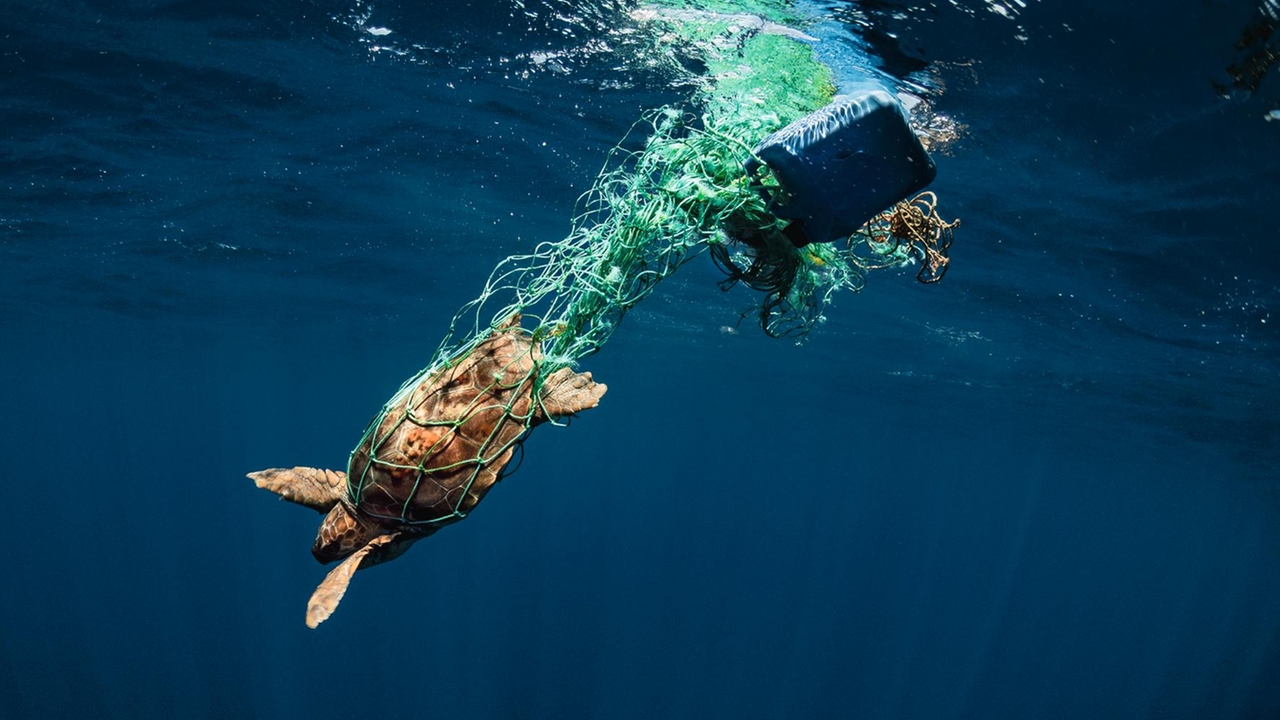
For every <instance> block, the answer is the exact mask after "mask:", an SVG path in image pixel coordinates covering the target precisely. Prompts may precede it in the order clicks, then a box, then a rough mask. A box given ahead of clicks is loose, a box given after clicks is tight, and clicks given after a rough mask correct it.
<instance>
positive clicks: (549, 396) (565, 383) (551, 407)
mask: <svg viewBox="0 0 1280 720" xmlns="http://www.w3.org/2000/svg"><path fill="white" fill-rule="evenodd" d="M608 389H609V388H608V386H607V385H604V384H603V383H598V382H595V381H594V380H592V379H591V373H589V372H588V373H576V372H574V371H573V370H570V369H569V368H567V367H565V368H560V369H559V370H557V371H555V372H553V373H551V374H550V375H548V376H547V379H546V380H545V381H544V382H543V384H542V407H543V408H545V409H546V412H547V414H548V415H549V416H551V417H553V418H557V417H562V416H564V415H572V414H573V413H576V412H581V411H583V410H590V409H591V408H593V407H596V406H597V405H599V404H600V398H602V397H604V393H605V391H606V390H608Z"/></svg>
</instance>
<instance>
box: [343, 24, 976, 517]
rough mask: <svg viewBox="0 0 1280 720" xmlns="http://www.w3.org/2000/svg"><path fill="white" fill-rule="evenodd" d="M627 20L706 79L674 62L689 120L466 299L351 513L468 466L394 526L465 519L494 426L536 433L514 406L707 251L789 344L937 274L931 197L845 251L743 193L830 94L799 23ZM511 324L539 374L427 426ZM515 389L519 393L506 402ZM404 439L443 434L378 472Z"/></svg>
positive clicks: (679, 121)
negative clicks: (878, 296)
mask: <svg viewBox="0 0 1280 720" xmlns="http://www.w3.org/2000/svg"><path fill="white" fill-rule="evenodd" d="M632 19H633V20H634V21H635V22H637V23H639V24H641V25H643V26H644V29H645V31H646V32H647V33H648V34H649V35H648V36H649V37H650V38H651V42H652V43H654V45H655V56H657V57H667V58H671V57H677V56H684V57H692V58H694V59H695V60H696V61H697V63H699V64H701V65H702V66H703V67H705V72H703V73H701V74H698V75H694V74H693V73H691V72H690V71H688V70H686V69H684V67H685V65H684V64H682V63H676V62H673V63H672V68H673V71H675V72H682V73H685V74H686V75H687V76H688V77H686V78H685V80H687V81H689V82H691V83H693V84H695V85H696V87H697V88H698V90H697V92H696V95H695V97H694V98H693V99H692V102H691V107H693V108H696V110H694V111H689V110H686V109H677V108H663V109H658V110H655V111H652V112H650V113H648V114H647V115H645V116H644V117H643V118H642V119H641V120H640V121H639V122H637V123H636V125H635V126H634V127H633V128H632V131H631V133H630V134H628V136H627V137H626V138H624V139H623V141H622V142H620V143H619V145H618V146H617V147H616V148H614V149H613V150H612V151H611V152H610V153H609V155H608V157H607V159H606V160H605V162H604V165H603V167H602V168H601V170H600V172H599V174H598V176H597V177H596V180H595V182H594V184H593V185H592V187H591V188H590V190H588V191H587V192H586V193H585V194H584V195H583V196H582V197H581V199H580V200H579V202H578V205H577V214H576V217H575V218H574V220H573V223H572V227H571V229H570V231H569V234H568V235H567V236H566V237H565V238H563V239H561V240H557V241H554V242H543V243H541V244H539V245H537V246H536V247H535V248H533V250H532V251H531V252H529V253H527V254H521V255H513V256H511V257H508V258H507V259H506V260H504V261H502V262H501V263H499V264H498V266H497V267H496V268H495V269H494V271H493V272H492V274H491V275H490V276H489V278H488V280H487V282H486V283H485V285H484V287H483V289H482V290H481V292H480V293H479V295H478V296H477V297H476V298H475V299H474V300H473V301H471V302H470V303H468V304H467V305H465V306H464V307H463V308H462V309H461V310H459V312H458V313H457V314H456V315H455V316H454V318H453V320H452V322H451V324H450V327H449V330H448V332H447V334H446V335H445V337H444V339H443V341H442V342H441V344H440V346H439V348H438V349H437V350H436V352H435V354H434V356H433V357H432V359H431V363H430V364H429V365H428V366H427V368H425V369H424V370H423V371H421V372H420V373H419V374H418V375H416V376H414V377H413V378H410V379H409V380H408V381H407V382H406V383H405V384H404V386H403V387H402V388H401V389H400V391H399V392H398V393H397V394H396V395H395V396H394V397H393V398H392V399H391V400H390V401H388V403H387V404H386V405H385V406H384V407H383V410H382V412H381V413H380V414H379V415H378V416H377V417H375V418H374V420H373V421H372V422H371V423H370V425H369V427H368V428H367V429H366V431H365V434H364V436H363V437H362V438H361V443H360V445H359V446H358V448H357V451H356V452H353V454H352V457H353V460H354V458H355V457H356V456H357V454H360V456H361V457H362V458H371V459H370V460H369V462H367V463H366V462H362V463H361V465H362V469H357V468H356V467H355V463H354V461H353V463H352V466H351V468H350V469H351V472H350V473H349V475H348V483H349V489H350V492H351V496H352V498H354V499H355V500H356V501H357V502H359V500H360V498H361V497H362V496H364V494H365V493H367V492H369V491H370V487H369V484H368V483H369V480H368V468H369V467H370V465H376V464H378V463H383V464H384V465H385V466H386V467H387V469H393V470H396V471H402V470H412V471H414V472H415V473H416V481H415V485H414V492H415V493H416V492H417V489H418V488H419V487H420V486H421V484H422V483H423V482H424V481H425V482H430V481H431V479H432V477H433V476H437V475H440V474H441V473H442V472H443V473H453V472H454V471H455V470H456V469H457V468H458V467H459V466H460V465H459V464H461V463H466V464H467V467H468V468H470V471H471V476H470V479H468V480H467V481H466V482H465V483H464V486H463V487H461V488H453V489H454V490H456V491H457V492H454V493H452V495H451V497H452V498H453V499H452V500H451V501H450V502H451V503H452V504H451V505H449V506H448V508H446V511H445V512H443V513H441V514H439V515H438V516H433V517H431V518H429V519H427V520H416V519H414V518H412V517H409V515H408V514H407V513H405V512H402V513H401V516H400V518H398V519H399V520H401V521H404V522H419V521H421V522H430V523H443V522H447V521H452V520H456V519H458V518H460V517H462V516H463V515H464V514H465V512H466V510H467V508H468V507H469V503H468V501H467V498H468V497H470V496H472V495H473V493H472V491H473V489H474V487H475V484H476V483H477V482H478V481H479V480H481V479H483V478H482V476H483V472H484V468H485V467H486V465H487V464H489V463H492V462H493V460H494V458H497V457H498V456H499V455H500V454H501V453H503V452H506V451H507V450H508V449H510V448H511V447H512V446H514V445H518V443H519V440H520V439H521V438H522V437H523V435H522V434H521V433H515V434H513V433H511V432H510V426H509V425H507V424H506V423H514V424H515V425H516V426H517V428H518V429H519V430H520V431H522V432H523V431H527V429H528V428H529V427H531V426H532V425H533V424H534V422H535V421H536V420H537V419H538V418H539V417H542V416H539V415H538V413H537V412H535V409H534V408H533V407H532V406H530V405H528V404H523V405H520V406H519V407H517V405H518V404H520V403H521V402H523V400H522V398H529V397H532V398H533V400H534V401H535V402H536V401H537V399H538V398H539V397H540V393H541V392H542V383H543V382H544V381H545V379H546V378H548V377H552V376H553V374H554V373H556V372H557V371H559V370H561V369H563V368H572V367H574V366H576V364H577V363H578V362H579V361H580V360H582V359H583V358H585V357H587V356H588V355H591V354H592V353H594V352H596V351H598V350H599V349H600V348H601V347H602V346H603V345H604V344H605V343H606V342H607V341H608V340H609V337H610V336H611V335H612V334H613V332H614V331H615V330H616V329H617V327H618V325H619V323H620V322H621V321H622V318H623V316H624V315H626V313H627V312H628V311H629V310H630V309H631V308H633V307H634V306H635V305H636V303H639V302H640V301H642V300H643V299H644V298H645V297H647V296H648V295H649V294H650V293H651V292H653V290H654V288H655V287H656V286H657V284H658V283H659V282H660V281H661V280H663V279H664V278H666V277H667V276H669V275H671V274H672V273H673V272H675V271H676V270H677V269H678V268H680V266H682V265H683V264H685V263H687V262H689V261H690V260H691V259H693V258H695V257H697V256H698V255H700V254H701V253H703V252H709V253H710V255H711V257H712V260H713V261H714V262H715V263H716V265H717V266H719V267H720V268H721V269H722V270H723V271H724V272H725V276H726V277H725V281H724V282H723V283H721V287H722V289H726V290H727V289H729V288H730V287H733V286H734V285H737V284H743V285H746V286H747V287H750V288H752V289H754V290H757V291H759V292H760V293H761V295H760V297H761V300H760V302H759V304H758V305H757V306H756V307H755V309H754V311H753V312H754V314H755V315H756V319H757V320H758V322H759V324H760V326H761V327H762V328H763V329H764V331H765V332H766V333H768V334H769V335H772V336H777V337H797V336H803V335H804V334H805V333H807V332H808V331H809V330H810V329H811V328H812V327H813V326H814V324H815V323H816V322H817V321H818V320H819V319H820V318H821V316H822V312H823V310H824V309H825V308H826V307H827V305H828V304H829V303H830V301H831V299H832V297H833V295H834V294H835V293H836V292H838V291H839V290H842V289H847V290H853V291H859V290H861V289H862V287H863V285H864V281H865V276H866V273H867V272H868V271H870V270H874V269H877V268H882V267H891V266H903V265H908V264H912V263H918V264H920V265H921V270H920V273H919V275H918V277H919V278H920V279H921V280H922V281H926V282H927V281H932V280H936V279H938V278H940V277H941V276H942V274H943V273H944V272H945V271H946V267H947V254H946V253H947V249H948V248H949V246H950V233H951V229H952V228H953V227H954V224H953V223H951V224H949V223H946V222H943V221H942V220H941V219H940V218H939V217H938V215H937V212H936V209H935V203H934V200H933V197H932V195H929V194H927V193H926V194H924V195H921V196H919V197H917V198H915V199H914V200H912V201H909V202H906V203H902V204H900V205H899V206H897V207H896V208H892V209H890V210H889V211H887V212H886V213H884V214H882V215H880V216H879V217H877V218H875V219H873V220H872V221H871V222H870V223H868V224H867V225H866V226H865V227H864V228H863V229H862V230H860V231H859V232H857V233H855V234H854V235H852V236H851V237H849V238H848V239H846V240H843V241H840V242H837V243H823V244H815V245H809V246H806V247H804V248H797V247H795V246H794V245H793V244H792V243H791V241H790V240H788V239H787V238H786V237H785V236H784V235H783V232H782V231H783V228H784V225H785V223H784V222H783V221H781V220H779V219H778V218H776V217H775V216H774V215H772V214H771V213H770V212H769V208H768V201H767V200H766V198H768V197H770V196H771V195H772V194H773V193H776V192H778V191H779V184H778V182H777V180H776V179H775V178H773V177H772V176H771V174H770V173H769V171H768V168H767V166H764V167H763V168H762V170H761V171H759V172H758V173H757V174H756V175H754V176H748V174H747V172H746V170H745V169H744V167H745V166H746V164H747V161H748V160H749V159H751V158H752V148H753V147H754V146H755V145H756V144H757V143H758V142H759V141H760V140H761V139H763V138H764V137H765V136H767V135H769V134H770V133H772V132H774V131H777V130H779V129H781V128H783V127H784V126H786V125H787V124H789V123H791V122H792V121H795V120H797V119H799V118H801V117H803V116H805V115H807V114H809V113H811V112H813V111H814V110H817V109H818V108H821V107H823V106H824V105H826V104H827V103H829V102H830V101H831V99H832V97H833V96H834V93H835V86H834V83H833V81H832V77H831V71H830V70H829V68H827V67H826V66H825V65H823V64H821V63H820V62H818V61H817V59H815V57H814V53H813V50H812V48H811V47H810V46H809V45H808V44H806V43H805V42H803V41H802V39H800V38H801V37H802V36H801V35H800V34H799V33H798V32H797V31H795V30H793V29H791V28H790V27H789V26H790V25H795V24H797V23H799V22H800V18H799V17H798V16H797V15H796V14H794V13H793V12H792V11H791V10H790V8H789V5H787V4H786V3H784V2H779V1H777V0H746V1H744V2H735V3H723V2H722V3H708V2H662V3H657V4H652V5H649V6H646V7H644V8H642V9H640V10H637V11H636V12H634V13H633V15H632ZM629 148H630V149H629ZM635 148H638V149H635ZM512 318H522V327H521V328H519V329H506V330H501V332H518V333H522V336H521V337H522V338H523V339H524V340H525V341H527V343H528V346H529V348H530V349H529V350H528V351H527V352H528V353H536V358H534V360H535V361H533V362H525V361H524V360H519V361H515V360H512V361H511V362H510V363H507V366H506V367H501V368H497V369H496V370H493V371H492V372H491V374H492V375H494V376H495V377H493V378H489V379H487V380H484V381H480V382H478V383H473V385H475V387H474V388H473V389H474V390H475V391H476V394H477V398H478V400H477V401H476V402H475V403H473V404H471V405H468V406H466V407H465V408H463V410H462V411H460V412H455V413H453V414H451V415H450V416H448V417H436V416H432V415H431V413H430V412H428V411H427V410H426V409H425V408H426V406H427V404H429V403H430V402H432V401H431V400H430V397H429V396H430V395H431V393H432V392H443V390H441V389H440V388H438V387H436V386H440V385H442V384H443V378H444V377H445V376H446V375H448V373H450V372H453V371H454V370H455V369H457V368H458V367H460V366H462V365H466V364H467V363H468V362H469V358H470V357H471V355H472V353H475V352H476V351H477V348H480V349H481V351H482V352H483V351H484V348H485V347H486V346H485V343H487V342H489V339H490V338H493V337H495V334H496V333H498V332H500V331H499V328H504V327H505V326H506V324H507V323H508V322H509V321H510V320H511V319H512ZM513 371H515V372H513ZM486 372H489V370H486ZM513 383H514V384H515V385H513ZM525 383H527V387H525V386H524V384H525ZM516 385H519V386H521V387H522V388H523V389H522V390H520V391H519V392H507V391H506V390H504V388H510V387H515V386H516ZM433 388H435V389H434V390H433ZM495 403H496V409H497V410H498V411H499V412H501V413H502V420H500V421H499V422H497V423H496V425H495V424H494V423H492V422H488V421H486V423H487V424H486V425H485V427H486V428H488V427H489V426H490V425H495V426H494V427H493V428H492V429H491V430H489V432H490V433H491V438H489V439H485V438H480V439H479V440H476V441H474V442H472V444H473V445H478V449H477V450H476V452H475V453H474V454H473V456H471V457H465V458H459V459H457V460H456V461H451V462H449V463H442V461H441V460H440V456H441V453H443V452H444V451H445V450H447V449H448V448H449V447H450V444H451V443H455V442H456V441H457V440H458V438H459V437H460V433H462V434H465V432H467V430H466V428H468V427H469V425H470V424H472V423H478V420H477V418H479V417H480V416H481V414H482V413H485V412H490V411H493V410H494V409H495ZM436 405H439V403H436ZM432 407H435V406H434V405H433V406H432ZM543 415H544V416H545V415H546V414H545V413H544V414H543ZM405 423H414V424H417V425H419V426H422V427H428V426H429V427H434V428H443V431H442V432H440V433H438V435H439V439H438V444H437V445H435V446H433V447H430V448H427V452H419V453H417V455H416V457H415V458H410V459H409V460H407V461H406V460H393V459H389V458H388V454H389V452H390V451H389V448H388V443H389V442H391V441H393V440H394V438H395V437H397V433H398V428H400V427H401V426H402V425H403V424H405ZM406 462H408V463H410V464H408V465H403V466H402V465H401V464H397V463H406ZM477 501H478V500H477ZM407 502H408V501H407V500H406V507H407Z"/></svg>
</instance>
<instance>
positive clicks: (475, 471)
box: [347, 317, 546, 531]
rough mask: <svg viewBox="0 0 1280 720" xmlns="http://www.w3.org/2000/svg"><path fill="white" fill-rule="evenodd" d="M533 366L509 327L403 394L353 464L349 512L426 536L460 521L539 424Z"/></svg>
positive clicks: (530, 348)
mask: <svg viewBox="0 0 1280 720" xmlns="http://www.w3.org/2000/svg"><path fill="white" fill-rule="evenodd" d="M540 361H541V354H540V353H539V351H538V349H537V346H536V344H535V343H534V342H533V339H532V336H531V335H530V333H529V332H527V331H525V330H524V329H522V328H521V327H520V326H519V318H518V317H516V318H512V320H511V321H510V322H508V324H507V325H506V326H505V327H503V328H499V329H498V330H496V331H495V332H494V333H493V334H492V335H490V336H489V337H488V338H486V339H485V340H484V341H482V342H481V343H479V344H478V345H477V346H476V347H475V348H474V349H473V350H471V351H470V352H467V353H465V354H463V355H462V356H461V357H458V358H454V359H453V360H451V361H450V362H448V363H446V364H445V365H444V366H443V367H440V368H438V369H436V370H433V371H431V372H429V373H427V374H426V375H425V376H424V377H423V378H422V379H421V380H420V381H418V382H417V383H416V384H412V385H407V386H406V387H405V388H404V389H402V390H401V392H400V393H398V394H397V395H396V397H394V398H392V400H391V402H390V403H388V405H387V407H385V408H384V409H383V411H382V412H381V413H380V414H379V416H378V417H377V418H375V419H374V421H373V423H371V424H370V427H369V429H368V430H367V431H366V432H365V435H364V437H363V438H362V439H361V442H360V445H359V446H358V447H357V448H356V450H355V451H354V452H353V453H352V455H351V462H350V466H349V467H348V475H347V489H348V495H349V497H348V499H349V500H350V501H351V503H352V505H353V506H354V507H355V508H356V509H357V511H358V512H360V513H362V514H364V515H366V516H368V517H372V518H376V519H378V520H380V521H383V522H392V523H396V524H408V525H420V526H423V527H422V530H423V531H430V530H433V529H434V528H435V527H437V526H439V525H444V524H448V523H451V522H456V521H458V520H461V519H462V518H463V517H465V516H466V514H467V513H469V512H470V511H471V510H472V509H473V508H474V507H475V506H476V505H477V504H478V503H479V502H480V501H481V500H482V499H484V496H485V494H486V493H487V492H488V491H489V488H491V487H493V485H494V483H496V482H497V481H498V479H499V477H500V475H501V472H502V470H503V468H504V467H506V465H507V463H508V462H509V461H510V460H511V456H512V453H513V452H514V450H515V446H516V445H517V444H518V443H519V441H520V440H521V438H522V437H523V435H524V433H525V432H526V431H527V430H528V429H529V428H530V427H532V426H533V425H535V424H537V423H539V422H541V421H543V420H545V419H546V417H545V415H544V414H543V413H542V411H541V409H540V404H539V403H538V402H535V396H534V393H535V392H536V391H537V386H538V384H539V383H538V382H537V381H538V377H537V374H538V370H539V365H540Z"/></svg>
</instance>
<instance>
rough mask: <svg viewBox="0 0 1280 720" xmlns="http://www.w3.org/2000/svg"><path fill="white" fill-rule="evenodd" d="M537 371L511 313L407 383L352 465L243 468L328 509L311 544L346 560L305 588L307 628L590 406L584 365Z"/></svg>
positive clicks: (534, 348)
mask: <svg viewBox="0 0 1280 720" xmlns="http://www.w3.org/2000/svg"><path fill="white" fill-rule="evenodd" d="M542 369H543V357H542V353H541V351H540V350H539V348H538V343H537V341H536V340H535V339H534V336H533V335H532V334H531V333H529V332H528V331H527V330H525V329H523V328H521V327H520V316H519V315H518V314H517V315H514V316H512V317H511V318H509V319H508V320H507V321H506V322H505V323H502V324H501V325H499V326H498V327H497V328H495V329H494V331H493V332H492V333H490V334H489V336H488V337H486V338H485V339H484V340H482V341H481V342H480V343H479V344H477V345H476V346H475V347H474V348H473V349H472V350H470V351H469V352H465V353H462V354H461V355H460V356H459V357H455V358H454V359H453V360H451V361H450V362H447V363H444V364H443V365H442V366H441V367H439V368H438V369H435V370H432V371H431V372H428V373H426V374H425V375H424V376H423V377H422V379H421V380H420V381H418V382H416V383H414V382H413V381H410V382H409V383H406V385H405V387H403V388H401V390H400V392H398V393H397V394H396V395H395V396H394V397H392V398H391V400H390V401H388V402H387V405H386V406H385V407H384V408H383V410H382V412H381V413H379V415H378V416H377V417H376V418H375V419H374V421H373V422H372V423H370V425H369V428H368V429H367V430H366V431H365V434H364V437H363V438H361V440H360V444H359V446H357V447H356V449H355V451H354V452H352V453H351V459H350V464H349V465H348V471H349V474H348V473H343V472H341V471H337V470H319V469H316V468H307V467H296V468H288V469H286V468H274V469H270V470H261V471H259V472H254V473H249V477H250V478H252V479H253V481H254V482H255V483H256V484H257V485H258V487H260V488H264V489H266V490H270V491H272V492H274V493H276V494H278V495H280V497H282V498H284V499H285V500H290V501H293V502H296V503H299V504H301V505H306V506H307V507H310V508H313V509H315V510H318V511H320V512H323V513H328V514H327V515H325V518H324V521H323V522H321V523H320V531H319V532H318V533H317V534H316V541H315V544H314V545H313V546H312V548H311V553H312V554H313V555H315V557H316V559H317V560H319V561H320V562H321V563H329V562H333V561H335V560H342V559H343V558H346V559H345V560H343V562H342V563H341V564H340V565H338V566H337V567H336V568H334V569H333V570H332V571H330V572H329V574H328V575H327V576H326V577H325V579H324V581H323V582H321V583H320V586H319V587H317V588H316V591H315V593H313V594H312V595H311V600H310V602H308V603H307V625H308V626H309V627H312V628H314V627H316V626H317V625H319V624H320V623H322V622H324V621H325V620H326V619H327V618H328V617H329V616H330V615H331V614H333V611H334V609H335V608H336V607H337V606H338V602H339V601H341V600H342V596H343V594H344V593H346V591H347V584H348V583H349V582H350V581H351V576H352V574H353V573H355V572H356V571H357V570H359V569H361V568H367V567H371V566H373V565H377V564H379V563H383V562H387V561H389V560H394V559H395V558H397V557H399V556H400V555H402V554H403V553H404V552H405V550H407V549H409V546H410V545H412V544H413V543H415V542H417V541H418V540H421V539H422V538H424V537H426V536H428V535H430V534H432V533H434V532H435V531H437V530H439V529H440V528H441V527H443V526H445V525H448V524H450V523H454V522H457V521H458V520H461V519H462V518H464V517H466V515H467V513H469V512H471V510H472V509H473V508H475V506H476V505H477V504H478V503H479V502H480V500H482V499H483V498H484V496H485V493H487V492H488V491H489V488H491V487H492V486H493V484H494V483H495V482H497V481H498V480H499V479H501V474H502V470H503V468H505V467H506V465H507V463H508V462H509V461H510V460H511V456H512V453H513V452H514V449H515V446H516V445H517V444H519V442H520V441H521V440H522V439H523V438H524V435H525V433H526V432H527V431H528V430H529V429H530V428H532V427H533V426H535V425H538V424H540V423H542V422H545V421H547V420H550V419H553V418H557V417H563V416H566V415H571V414H573V413H576V412H579V411H582V410H587V409H590V408H593V407H595V406H596V405H598V404H599V402H600V398H601V397H602V396H603V395H604V393H605V390H606V389H607V388H606V386H605V385H603V384H600V383H597V382H594V381H593V380H592V379H591V373H577V372H574V371H573V370H571V369H569V368H567V367H565V368H560V369H559V370H556V371H554V372H551V373H547V374H543V372H542Z"/></svg>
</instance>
